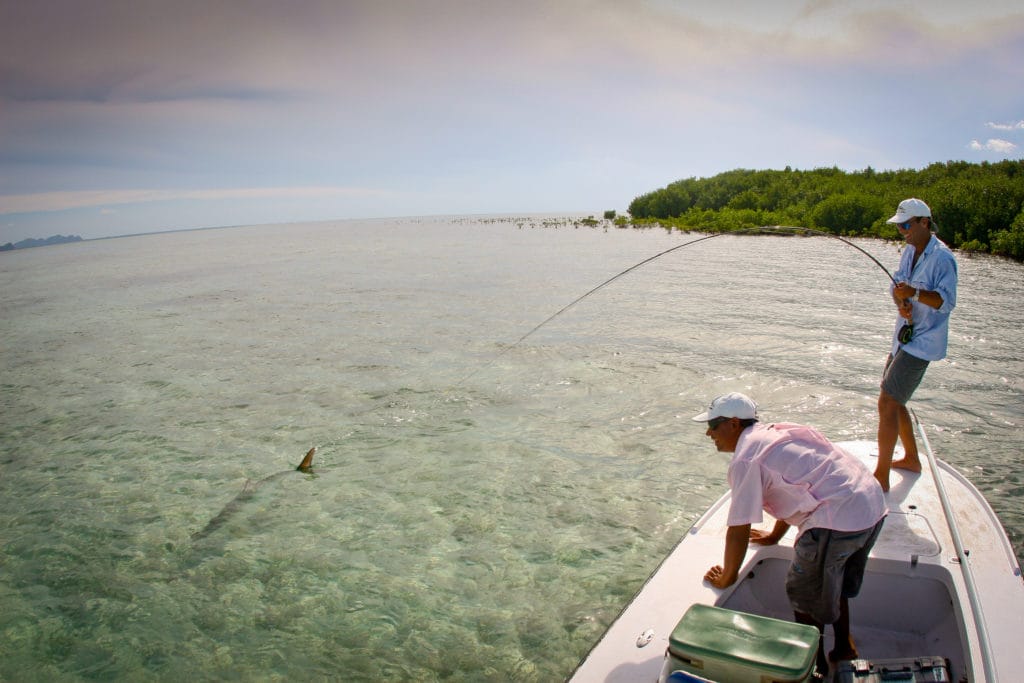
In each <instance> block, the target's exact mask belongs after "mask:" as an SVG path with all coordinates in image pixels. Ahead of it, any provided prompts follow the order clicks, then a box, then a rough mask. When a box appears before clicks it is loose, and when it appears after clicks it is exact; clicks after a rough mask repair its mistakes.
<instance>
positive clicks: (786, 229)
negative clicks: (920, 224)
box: [459, 225, 897, 385]
mask: <svg viewBox="0 0 1024 683" xmlns="http://www.w3.org/2000/svg"><path fill="white" fill-rule="evenodd" d="M801 232H805V233H806V232H809V233H812V234H817V236H821V237H826V238H833V239H834V240H839V241H840V242H842V243H843V244H845V245H847V246H849V247H853V248H854V249H856V250H857V251H859V252H860V253H861V254H863V255H864V256H866V257H867V258H869V259H871V261H873V262H874V264H876V265H878V266H879V267H880V268H882V271H883V272H884V273H886V276H887V278H889V280H891V281H892V283H893V285H896V284H897V283H896V280H895V279H894V278H893V276H892V273H890V272H889V269H888V268H886V266H884V265H883V264H882V262H881V261H879V259H877V258H874V256H872V255H871V254H869V253H868V252H866V251H864V250H863V249H861V248H860V247H858V246H857V245H855V244H853V243H852V242H850V241H849V240H846V239H844V238H842V237H840V236H838V234H834V233H831V232H825V231H824V230H817V229H814V228H811V227H799V226H786V225H765V226H761V227H750V228H742V229H739V230H731V231H729V232H716V233H714V234H706V236H705V237H702V238H697V239H696V240H690V241H689V242H686V243H683V244H681V245H676V246H675V247H672V248H671V249H666V250H665V251H663V252H658V253H657V254H654V255H653V256H650V257H648V258H645V259H643V260H642V261H640V262H639V263H635V264H633V265H631V266H630V267H628V268H626V269H625V270H623V271H622V272H618V273H616V274H614V275H612V276H611V278H608V279H607V280H605V281H604V282H603V283H601V284H600V285H598V286H597V287H595V288H593V289H591V290H589V291H588V292H586V293H585V294H583V295H581V296H579V297H577V298H575V299H573V300H572V301H570V302H569V303H567V304H565V305H564V306H562V307H561V308H559V309H558V310H557V311H555V312H554V313H553V314H551V315H549V316H548V317H546V318H545V319H544V321H542V322H541V324H540V325H537V326H536V327H535V328H534V329H532V330H530V331H529V332H527V333H526V334H524V335H523V336H521V337H519V339H517V340H515V341H514V342H513V343H512V344H510V345H509V346H506V347H505V348H504V349H502V351H501V352H500V353H499V354H498V355H496V356H495V357H494V358H493V359H492V360H490V361H489V362H488V364H487V365H486V366H483V367H482V368H480V369H479V370H477V371H474V372H473V373H471V374H470V375H469V376H468V377H466V379H464V380H463V381H462V382H460V383H459V384H460V385H462V384H464V383H466V382H468V381H469V380H470V379H471V378H472V377H474V376H475V375H476V374H477V373H478V372H479V371H480V370H483V369H484V368H487V367H489V366H490V365H493V364H495V362H497V361H498V360H499V359H501V357H502V356H503V355H505V354H506V353H508V352H509V351H511V350H512V349H514V348H515V347H516V346H518V345H519V344H521V343H522V342H524V341H526V339H528V338H529V337H530V336H532V335H534V334H535V333H537V332H538V331H539V330H540V329H541V328H543V327H544V326H546V325H548V324H549V323H551V322H552V321H554V319H555V318H556V317H558V316H559V315H561V314H562V313H564V312H565V311H567V310H569V309H570V308H572V307H573V306H575V305H577V304H578V303H580V302H581V301H583V300H584V299H586V298H587V297H589V296H590V295H592V294H594V293H596V292H598V291H599V290H602V289H604V288H605V287H607V286H608V285H610V284H611V283H613V282H615V281H616V280H618V279H620V278H622V276H624V275H627V274H629V273H631V272H633V271H634V270H636V269H638V268H640V267H642V266H644V265H647V264H648V263H650V262H651V261H655V260H657V259H659V258H662V257H663V256H667V255H668V254H671V253H672V252H675V251H679V250H680V249H685V248H686V247H690V246H692V245H695V244H697V243H700V242H706V241H708V240H714V239H715V238H721V237H723V236H726V234H776V233H782V234H799V233H801Z"/></svg>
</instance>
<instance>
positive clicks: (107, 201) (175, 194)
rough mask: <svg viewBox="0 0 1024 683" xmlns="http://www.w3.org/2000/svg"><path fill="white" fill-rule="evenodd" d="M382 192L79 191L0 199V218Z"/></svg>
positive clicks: (288, 189)
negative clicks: (130, 206) (128, 206)
mask: <svg viewBox="0 0 1024 683" xmlns="http://www.w3.org/2000/svg"><path fill="white" fill-rule="evenodd" d="M388 194H389V193H388V192H386V191H384V190H375V189H369V188H355V187H253V188H231V189H213V190H79V191H73V192H38V193H35V194H22V195H7V196H0V214H13V213H29V212H38V211H67V210H71V209H84V208H91V207H109V206H116V205H119V204H144V203H149V202H167V201H183V200H184V201H190V200H191V201H221V200H240V199H336V198H344V197H384V196H387V195H388Z"/></svg>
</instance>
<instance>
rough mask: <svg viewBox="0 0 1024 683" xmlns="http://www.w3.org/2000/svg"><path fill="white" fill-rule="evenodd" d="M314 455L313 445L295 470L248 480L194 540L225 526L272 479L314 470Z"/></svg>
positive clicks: (193, 537)
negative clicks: (257, 479) (256, 479)
mask: <svg viewBox="0 0 1024 683" xmlns="http://www.w3.org/2000/svg"><path fill="white" fill-rule="evenodd" d="M314 455H316V446H313V447H312V448H310V449H309V451H308V452H307V453H306V457H304V458H303V459H302V462H300V463H299V466H298V467H296V468H295V469H294V470H284V471H282V472H277V473H276V474H271V475H270V476H269V477H266V478H264V479H260V480H259V481H257V482H253V481H252V480H249V481H246V482H245V486H243V487H242V490H241V492H239V494H238V495H237V496H235V497H234V498H233V499H232V500H231V502H230V503H228V504H227V505H225V506H224V509H223V510H221V511H220V512H219V513H218V514H217V516H216V517H214V518H213V519H211V520H210V521H209V522H207V524H206V526H204V527H203V528H202V529H200V530H199V531H197V532H196V533H194V534H192V540H193V541H199V540H202V539H204V538H206V537H207V536H209V535H210V534H212V533H213V532H214V531H216V530H217V529H219V528H221V527H222V526H224V524H225V523H226V522H227V521H228V520H229V519H231V517H232V516H234V514H235V513H236V512H238V511H239V510H240V509H241V508H242V506H243V505H244V504H245V502H246V501H248V500H249V499H250V498H252V497H253V495H254V494H255V493H256V491H258V490H259V489H260V488H261V487H263V485H265V484H268V483H270V482H272V481H277V480H278V479H280V478H281V477H284V476H287V475H289V474H291V473H292V472H312V471H313V456H314Z"/></svg>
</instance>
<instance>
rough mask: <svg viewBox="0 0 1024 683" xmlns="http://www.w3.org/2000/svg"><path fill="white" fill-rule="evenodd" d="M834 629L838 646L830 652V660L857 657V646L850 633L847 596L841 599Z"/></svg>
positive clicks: (833, 625)
mask: <svg viewBox="0 0 1024 683" xmlns="http://www.w3.org/2000/svg"><path fill="white" fill-rule="evenodd" d="M832 630H833V631H834V634H835V637H836V647H835V649H834V650H832V652H829V653H828V659H829V661H830V662H843V661H846V660H849V659H857V657H858V653H857V646H856V645H855V644H854V643H853V637H852V636H851V635H850V601H849V600H848V599H846V598H840V599H839V621H837V622H836V623H834V624H832Z"/></svg>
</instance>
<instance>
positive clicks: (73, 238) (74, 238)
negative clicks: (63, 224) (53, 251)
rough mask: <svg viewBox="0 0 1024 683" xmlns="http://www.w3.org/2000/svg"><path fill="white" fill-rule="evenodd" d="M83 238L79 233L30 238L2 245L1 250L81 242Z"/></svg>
mask: <svg viewBox="0 0 1024 683" xmlns="http://www.w3.org/2000/svg"><path fill="white" fill-rule="evenodd" d="M81 241H82V238H81V237H79V236H78V235H68V236H66V237H65V236H64V235H54V236H53V237H47V238H46V239H45V240H37V239H34V238H30V239H27V240H21V241H20V242H15V243H14V244H11V243H10V242H8V243H7V244H4V245H0V251H14V250H15V249H28V248H30V247H45V246H49V245H51V244H64V243H65V242H81Z"/></svg>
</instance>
